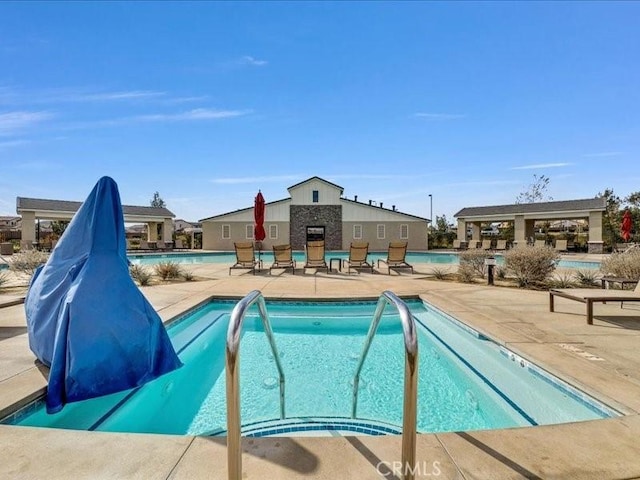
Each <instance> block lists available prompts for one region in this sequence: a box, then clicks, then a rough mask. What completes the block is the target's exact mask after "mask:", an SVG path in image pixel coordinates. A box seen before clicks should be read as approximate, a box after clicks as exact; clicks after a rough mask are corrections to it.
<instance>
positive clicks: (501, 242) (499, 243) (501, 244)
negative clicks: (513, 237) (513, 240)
mask: <svg viewBox="0 0 640 480" xmlns="http://www.w3.org/2000/svg"><path fill="white" fill-rule="evenodd" d="M495 249H496V250H506V249H507V241H506V240H498V241H497V242H496V248H495Z"/></svg>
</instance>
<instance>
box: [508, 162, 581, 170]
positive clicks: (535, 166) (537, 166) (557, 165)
mask: <svg viewBox="0 0 640 480" xmlns="http://www.w3.org/2000/svg"><path fill="white" fill-rule="evenodd" d="M571 165H573V163H566V162H561V163H536V164H533V165H522V166H520V167H511V168H510V169H509V170H538V169H541V168H561V167H569V166H571Z"/></svg>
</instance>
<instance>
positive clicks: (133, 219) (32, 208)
mask: <svg viewBox="0 0 640 480" xmlns="http://www.w3.org/2000/svg"><path fill="white" fill-rule="evenodd" d="M80 205H82V202H71V201H67V200H45V199H42V198H26V197H17V198H16V212H17V213H18V214H19V215H21V216H22V241H27V242H36V241H37V240H38V239H36V221H38V220H66V221H68V220H71V219H72V218H73V216H74V215H75V213H76V212H77V211H78V209H79V208H80ZM122 212H123V215H124V221H125V222H126V223H146V224H147V226H148V227H147V232H148V233H147V236H148V240H149V241H152V242H153V241H157V240H158V227H157V226H158V224H160V225H162V239H168V240H171V238H172V236H173V218H174V217H175V215H174V214H173V213H172V212H171V211H170V210H168V209H166V208H164V207H162V208H158V207H142V206H134V205H123V206H122Z"/></svg>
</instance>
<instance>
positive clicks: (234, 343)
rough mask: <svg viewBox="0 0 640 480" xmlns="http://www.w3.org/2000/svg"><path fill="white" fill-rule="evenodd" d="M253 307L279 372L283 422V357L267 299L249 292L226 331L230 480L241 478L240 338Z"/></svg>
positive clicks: (234, 313)
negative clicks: (260, 319) (266, 302)
mask: <svg viewBox="0 0 640 480" xmlns="http://www.w3.org/2000/svg"><path fill="white" fill-rule="evenodd" d="M254 303H257V305H258V312H259V313H260V317H261V318H262V325H263V327H264V333H265V334H266V335H267V339H268V340H269V345H270V346H271V351H272V352H273V358H274V360H275V362H276V367H277V368H278V375H279V377H280V418H281V419H284V372H283V370H282V364H281V363H280V355H279V354H278V349H277V348H276V344H275V340H274V338H273V331H272V330H271V323H270V322H269V315H268V314H267V307H266V305H265V301H264V297H263V296H262V293H261V292H260V291H259V290H253V291H251V292H249V293H248V294H247V295H246V296H245V297H244V298H243V299H242V300H240V301H239V302H238V303H237V304H236V306H235V307H234V308H233V311H232V312H231V318H230V319H229V328H228V329H227V344H226V349H225V350H226V358H225V362H226V363H225V371H226V384H227V385H226V389H227V463H228V465H227V467H228V474H229V476H228V478H229V480H240V478H242V445H241V438H240V437H241V427H242V423H241V421H240V383H239V369H240V338H241V334H242V322H243V320H244V316H245V314H246V312H247V310H248V309H249V307H251V306H252V305H253V304H254Z"/></svg>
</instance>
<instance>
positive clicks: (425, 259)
mask: <svg viewBox="0 0 640 480" xmlns="http://www.w3.org/2000/svg"><path fill="white" fill-rule="evenodd" d="M128 258H129V260H130V261H131V263H133V264H134V265H156V264H158V263H161V262H168V261H172V262H175V263H179V264H186V265H188V264H198V263H226V264H229V265H232V264H234V263H235V261H236V256H235V254H234V253H233V252H209V253H149V254H138V255H135V254H131V253H130V254H129V255H128ZM261 258H262V260H263V262H265V265H266V266H268V265H270V262H272V261H273V254H272V253H271V251H264V252H262V254H261ZM325 258H326V259H327V261H328V259H329V258H341V259H347V258H349V252H341V251H335V252H334V251H332V252H327V253H326V255H325ZM386 258H387V253H386V252H371V253H370V254H369V257H368V259H369V261H370V262H372V263H375V262H377V261H378V260H380V259H382V260H384V259H386ZM496 258H497V260H498V263H502V261H503V259H502V255H496ZM293 259H294V260H295V261H296V262H298V263H300V264H301V265H304V262H305V254H304V252H293ZM407 262H409V263H411V264H414V263H432V264H440V265H457V264H458V254H457V253H431V252H407ZM558 267H560V268H576V269H582V268H583V269H593V268H600V263H599V262H583V261H574V260H560V263H559V264H558Z"/></svg>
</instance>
